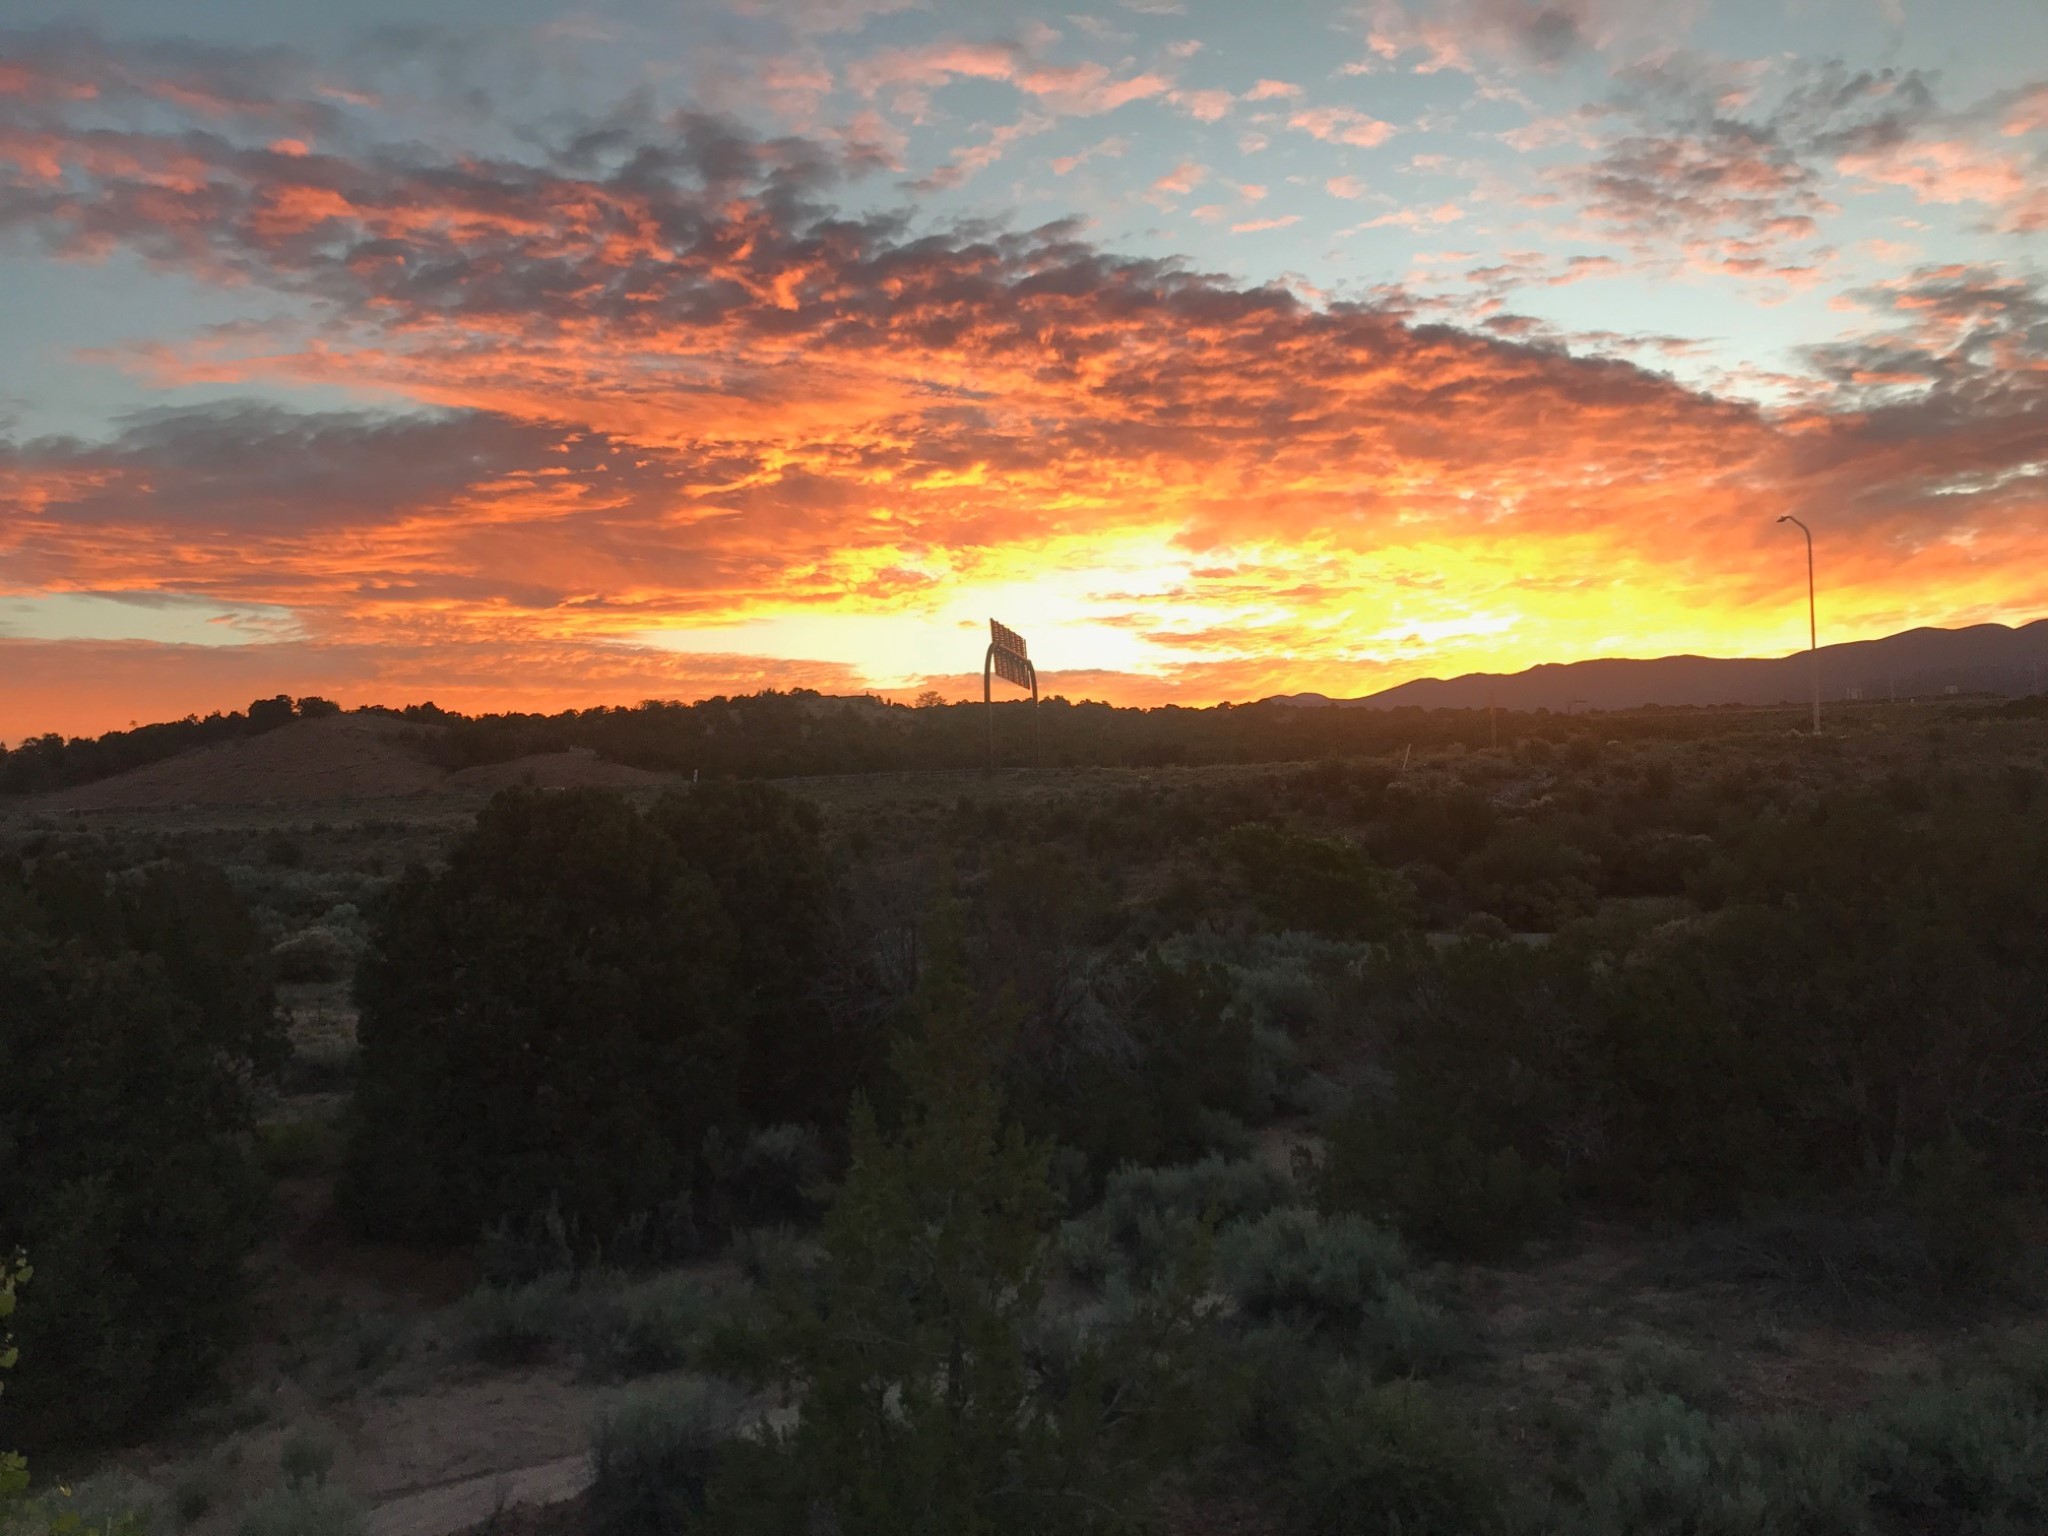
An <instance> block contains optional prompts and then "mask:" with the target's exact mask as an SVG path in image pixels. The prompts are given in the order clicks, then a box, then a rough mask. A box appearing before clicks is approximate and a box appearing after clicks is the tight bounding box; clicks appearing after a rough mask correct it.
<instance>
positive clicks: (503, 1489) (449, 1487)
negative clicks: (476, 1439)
mask: <svg viewBox="0 0 2048 1536" xmlns="http://www.w3.org/2000/svg"><path fill="white" fill-rule="evenodd" d="M589 1486H590V1458H589V1456H587V1455H575V1456H563V1457H561V1458H559V1459H558V1460H555V1461H549V1462H543V1463H542V1464H541V1465H539V1466H537V1467H522V1468H520V1469H519V1470H518V1471H516V1472H486V1473H485V1474H484V1475H483V1476H481V1477H467V1478H464V1479H463V1480H462V1481H461V1482H458V1483H446V1484H443V1485H442V1486H441V1487H439V1488H428V1489H424V1490H422V1491H421V1492H419V1493H411V1494H407V1495H406V1496H405V1497H404V1498H399V1499H393V1500H391V1502H390V1503H388V1504H380V1505H378V1506H377V1508H376V1509H375V1510H373V1511H372V1512H371V1514H370V1536H455V1533H456V1532H459V1531H468V1530H474V1529H475V1528H476V1527H477V1526H480V1525H482V1524H483V1523H484V1522H485V1521H486V1520H489V1519H490V1518H491V1517H492V1516H493V1515H495V1514H497V1513H498V1512H499V1511H500V1510H505V1509H511V1508H514V1507H515V1506H517V1505H521V1504H559V1503H561V1502H562V1501H563V1500H564V1499H573V1498H575V1497H576V1495H577V1494H579V1493H581V1492H583V1490H584V1489H586V1488H588V1487H589Z"/></svg>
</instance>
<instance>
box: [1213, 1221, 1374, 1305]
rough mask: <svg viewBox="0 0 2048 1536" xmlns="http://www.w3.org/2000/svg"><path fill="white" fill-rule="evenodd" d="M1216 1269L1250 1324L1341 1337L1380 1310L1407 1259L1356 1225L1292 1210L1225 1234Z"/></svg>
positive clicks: (1367, 1226)
mask: <svg viewBox="0 0 2048 1536" xmlns="http://www.w3.org/2000/svg"><path fill="white" fill-rule="evenodd" d="M1217 1268H1218V1271H1219V1273H1220V1274H1221V1275H1222V1277H1223V1280H1224V1282H1225V1284H1226V1285H1228V1286H1229V1287H1230V1289H1231V1292H1232V1293H1233V1294H1234V1295H1235V1296H1236V1298H1237V1304H1238V1307H1239V1309H1240V1310H1242V1311H1243V1312H1244V1314H1245V1315H1246V1316H1247V1317H1250V1318H1253V1319H1256V1320H1258V1321H1260V1322H1269V1321H1291V1322H1295V1323H1299V1324H1302V1325H1304V1326H1307V1327H1310V1328H1315V1329H1338V1330H1343V1329H1356V1328H1357V1327H1359V1326H1360V1325H1361V1324H1362V1323H1363V1322H1364V1321H1365V1320H1366V1318H1367V1317H1368V1316H1370V1315H1371V1314H1372V1313H1373V1312H1375V1311H1376V1310H1377V1309H1378V1307H1379V1305H1380V1302H1381V1300H1382V1298H1383V1297H1384V1296H1385V1295H1386V1293H1387V1289H1388V1287H1389V1286H1390V1285H1391V1284H1392V1283H1393V1282H1394V1281H1395V1280H1396V1279H1397V1278H1398V1277H1399V1276H1400V1275H1402V1274H1404V1273H1406V1272H1407V1269H1408V1256H1407V1254H1406V1253H1405V1252H1403V1251H1402V1248H1401V1240H1400V1239H1399V1238H1397V1237H1394V1236H1393V1235H1392V1234H1390V1233H1387V1232H1383V1231H1381V1230H1380V1229H1379V1228H1378V1227H1375V1226H1373V1225H1371V1224H1370V1223H1368V1222H1366V1221H1364V1220H1361V1219H1360V1218H1359V1217H1356V1216H1351V1215H1335V1216H1329V1217H1324V1216H1320V1215H1318V1214H1317V1213H1316V1212H1314V1211H1308V1210H1302V1209H1299V1208H1290V1209H1284V1210H1275V1211H1270V1212H1268V1213H1267V1214H1266V1215H1265V1216H1263V1217H1261V1218H1259V1219H1258V1220H1256V1221H1250V1222H1246V1223H1244V1224H1243V1225H1241V1226H1239V1227H1237V1228H1235V1229H1234V1230H1232V1231H1230V1232H1228V1233H1226V1234H1225V1235H1224V1236H1223V1238H1222V1239H1221V1241H1220V1243H1219V1245H1218V1254H1217Z"/></svg>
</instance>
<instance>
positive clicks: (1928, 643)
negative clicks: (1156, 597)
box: [1265, 619, 2048, 711]
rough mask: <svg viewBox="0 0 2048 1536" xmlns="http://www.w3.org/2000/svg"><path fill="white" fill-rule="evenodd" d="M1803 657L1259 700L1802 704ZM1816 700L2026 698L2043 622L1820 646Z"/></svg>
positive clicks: (1806, 681) (1566, 670)
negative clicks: (1352, 696)
mask: <svg viewBox="0 0 2048 1536" xmlns="http://www.w3.org/2000/svg"><path fill="white" fill-rule="evenodd" d="M1811 667H1812V662H1811V661H1809V660H1808V653H1807V652H1805V651H1803V650H1802V651H1794V652H1793V653H1792V654H1791V655H1789V656H1758V657H1731V656H1662V657H1658V658H1656V659H1654V660H1630V659H1625V658H1620V657H1612V658H1599V659H1596V660H1591V661H1571V662H1545V663H1543V664H1542V665H1540V666H1534V667H1530V668H1529V669H1528V670H1526V671H1523V672H1470V673H1467V674H1465V675H1464V676H1462V677H1452V678H1437V677H1425V678H1417V679H1415V680H1414V681H1413V682H1407V683H1401V684H1399V685H1397V686H1395V687H1392V688H1386V689H1382V690H1381V691H1380V692H1378V693H1370V694H1366V695H1364V696H1363V697H1360V698H1355V699H1332V698H1330V697H1329V696H1328V695H1326V694H1320V693H1296V694H1283V695H1279V696H1276V697H1274V698H1272V699H1270V700H1266V701H1265V702H1268V703H1275V704H1300V705H1334V706H1336V707H1338V708H1342V709H1401V708H1420V709H1484V708H1486V707H1487V705H1488V704H1489V703H1491V704H1494V705H1496V706H1498V707H1499V708H1501V709H1518V710H1531V709H1551V710H1558V711H1563V710H1567V709H1573V708H1579V709H1640V708H1642V707H1644V706H1645V705H1656V704H1665V705H1686V704H1691V705H1701V706H1710V705H1716V704H1797V703H1803V702H1804V701H1806V700H1807V699H1810V698H1811V697H1812V696H1813V694H1812V689H1813V682H1812V678H1813V674H1812V671H1811V670H1810V669H1811ZM1820 686H1821V699H1822V701H1823V702H1828V701H1834V702H1840V701H1842V700H1846V699H1851V698H1864V699H1883V698H1887V697H1897V698H1901V699H1906V698H1926V697H1929V696H1938V695H1942V694H1945V693H1947V692H1948V691H1949V690H1950V689H1954V690H1955V691H1956V692H1958V693H2004V694H2025V693H2035V692H2039V691H2041V690H2042V689H2044V688H2048V619H2036V620H2034V621H2033V622H2032V623H2030V624H2022V625H2020V626H2019V627H2018V628H2016V629H2015V628H2013V627H2011V626H2010V625H2005V624H1973V625H1970V626H1969V627H1968V628H1965V629H1909V630H1906V631H1904V632H1903V633H1901V634H1896V635H1887V636H1886V637H1885V638H1884V639H1882V640H1857V641H1851V642H1848V643H1846V644H1842V645H1824V646H1822V647H1821V648H1820Z"/></svg>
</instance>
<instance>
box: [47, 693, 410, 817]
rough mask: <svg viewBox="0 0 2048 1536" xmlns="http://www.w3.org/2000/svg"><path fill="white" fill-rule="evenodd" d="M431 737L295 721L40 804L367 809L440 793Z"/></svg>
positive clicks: (396, 726)
mask: <svg viewBox="0 0 2048 1536" xmlns="http://www.w3.org/2000/svg"><path fill="white" fill-rule="evenodd" d="M432 734H433V727H431V726H422V725H416V724H414V723H412V722H411V721H407V720H397V719H393V718H392V717H391V716H389V715H372V714H356V715H330V716H327V717H326V718H324V719H320V720H294V721H293V722H292V723H291V724H290V725H282V726H279V727H278V728H277V729H276V730H274V731H266V732H264V733H263V734H262V735H261V736H248V737H244V738H243V739H242V740H240V741H225V742H222V743H220V744H219V745H218V746H212V747H199V748H196V749H194V750H193V751H190V752H181V753H179V754H178V755H177V756H176V757H170V758H166V759H164V761H162V762H160V763H150V764H149V765H147V766H146V767H142V768H136V769H132V770H131V771H129V772H127V773H122V774H116V775H115V776H114V777H113V778H110V779H101V780H99V781H98V782H97V783H93V784H80V785H78V786H76V787H75V788H72V789H61V790H57V791H56V792H54V793H52V794H49V795H46V796H43V797H41V798H40V799H39V801H38V802H37V803H38V804H39V805H40V806H43V807H47V808H49V809H52V810H67V811H110V810H174V809H176V808H177V807H179V806H183V805H262V804H265V803H267V802H271V801H285V802H304V801H322V800H375V799H383V798H386V797H390V796H394V795H415V794H419V793H420V792H421V791H423V790H432V789H439V788H440V787H441V786H442V784H443V783H444V782H445V781H446V779H447V777H448V774H447V772H446V770H445V769H442V768H439V767H436V766H435V765H434V764H433V763H431V762H429V761H427V759H426V756H425V753H424V751H423V748H424V746H425V744H426V742H427V741H428V740H429V739H430V737H431V735H432Z"/></svg>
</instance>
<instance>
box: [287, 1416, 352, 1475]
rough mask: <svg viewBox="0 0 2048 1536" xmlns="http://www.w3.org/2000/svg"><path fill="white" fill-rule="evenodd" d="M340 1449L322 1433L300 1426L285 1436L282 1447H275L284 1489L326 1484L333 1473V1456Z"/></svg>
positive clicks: (325, 1433)
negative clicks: (329, 1474)
mask: <svg viewBox="0 0 2048 1536" xmlns="http://www.w3.org/2000/svg"><path fill="white" fill-rule="evenodd" d="M338 1449H339V1448H338V1447H337V1446H336V1445H335V1443H334V1438H333V1437H332V1436H331V1435H329V1434H328V1433H327V1432H326V1431H325V1430H320V1429H313V1428H310V1427H309V1426H306V1425H300V1426H299V1427H298V1428H297V1429H294V1430H293V1431H292V1432H291V1433H290V1434H288V1435H286V1436H285V1437H284V1444H283V1445H281V1446H279V1447H278V1452H277V1466H278V1470H279V1471H280V1472H282V1473H284V1480H285V1484H286V1486H287V1487H291V1488H308V1487H320V1486H323V1485H324V1484H325V1483H326V1481H327V1474H328V1473H330V1472H332V1471H333V1470H334V1457H335V1453H336V1451H337V1450H338Z"/></svg>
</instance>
